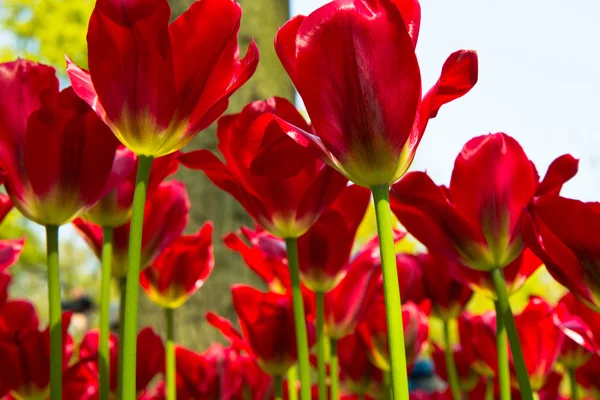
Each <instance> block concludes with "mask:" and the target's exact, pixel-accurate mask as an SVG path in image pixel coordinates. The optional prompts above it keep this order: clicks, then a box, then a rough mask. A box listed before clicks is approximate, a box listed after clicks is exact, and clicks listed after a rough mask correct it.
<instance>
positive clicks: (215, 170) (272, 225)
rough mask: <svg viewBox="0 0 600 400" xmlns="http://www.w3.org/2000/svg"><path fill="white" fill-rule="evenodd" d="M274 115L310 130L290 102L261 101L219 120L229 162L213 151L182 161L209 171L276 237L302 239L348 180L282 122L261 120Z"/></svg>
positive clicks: (222, 148) (219, 133)
mask: <svg viewBox="0 0 600 400" xmlns="http://www.w3.org/2000/svg"><path fill="white" fill-rule="evenodd" d="M270 112H272V113H275V114H276V115H278V116H280V117H281V118H283V119H285V120H289V121H294V123H296V124H300V125H302V126H304V127H305V128H306V129H309V125H308V124H307V123H306V121H305V120H304V118H303V117H302V115H300V113H299V112H298V110H296V108H295V107H294V106H293V105H292V104H291V103H290V102H289V101H287V100H285V99H282V98H277V97H274V98H271V99H268V100H264V101H255V102H253V103H250V104H249V105H247V106H246V107H244V109H243V110H242V112H241V113H239V114H235V115H228V116H225V117H223V118H221V119H220V120H219V123H218V125H217V137H218V139H219V145H218V149H219V151H220V153H221V154H222V155H223V158H224V160H225V162H223V161H221V160H220V159H219V158H217V157H216V156H215V155H214V154H212V153H211V152H209V151H208V150H197V151H192V152H189V153H186V154H184V155H182V156H181V157H180V161H181V163H182V164H183V165H184V166H186V167H188V168H192V169H198V170H202V171H204V172H205V173H206V175H207V176H208V178H209V179H210V180H211V181H212V182H213V183H214V184H215V185H216V186H217V187H218V188H220V189H222V190H224V191H226V192H228V193H229V194H230V195H231V196H233V197H234V198H235V199H236V200H237V201H238V202H239V203H240V204H241V205H242V206H243V207H244V208H245V209H246V211H247V212H248V214H250V216H251V217H252V218H253V219H254V221H255V222H256V223H257V224H259V225H260V226H262V227H263V228H264V229H266V230H267V231H269V232H270V233H271V234H273V235H275V236H277V237H280V238H296V237H299V236H301V235H302V234H304V233H305V232H306V231H307V230H308V228H310V227H311V225H312V224H313V223H314V222H315V221H316V220H317V219H318V218H319V216H320V215H321V214H322V213H323V212H324V211H325V210H326V209H327V207H328V206H329V205H330V204H331V203H332V202H333V201H334V200H335V199H336V197H337V196H338V194H339V193H340V192H341V191H342V190H343V189H344V188H345V187H346V183H347V180H346V179H345V178H344V177H343V176H342V175H340V174H339V173H338V172H336V171H335V170H333V169H332V168H330V167H328V166H327V165H325V164H324V163H323V162H322V161H321V160H319V159H318V158H316V157H315V156H314V155H312V154H311V153H310V152H309V151H308V150H307V149H304V148H302V147H300V146H298V145H296V144H295V143H294V141H293V140H292V139H290V138H288V137H287V136H286V135H285V133H284V131H283V130H282V129H281V128H280V127H279V126H278V125H277V123H275V122H273V121H267V122H266V123H264V120H262V119H261V118H259V117H260V116H263V115H265V114H266V113H270Z"/></svg>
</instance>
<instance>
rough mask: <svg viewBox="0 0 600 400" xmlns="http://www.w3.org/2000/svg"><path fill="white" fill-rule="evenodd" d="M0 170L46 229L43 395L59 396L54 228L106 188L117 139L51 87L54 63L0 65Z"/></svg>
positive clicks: (69, 95)
mask: <svg viewBox="0 0 600 400" xmlns="http://www.w3.org/2000/svg"><path fill="white" fill-rule="evenodd" d="M0 76H2V79H0V92H1V93H2V94H3V96H2V99H1V100H0V120H2V121H3V123H2V127H1V128H0V169H1V170H2V171H4V172H5V173H6V174H7V176H6V178H7V180H6V184H5V186H6V191H7V193H8V195H9V196H10V197H11V199H12V201H13V202H14V204H15V206H16V207H17V208H18V209H19V211H21V213H22V214H23V215H25V217H27V218H28V219H30V220H32V221H34V222H36V223H39V224H41V225H44V226H45V227H46V234H47V238H46V239H47V250H48V251H47V254H48V298H49V301H48V303H49V311H50V312H49V314H50V323H51V325H52V326H55V327H56V328H53V329H51V332H52V341H51V343H52V346H51V348H52V349H53V350H54V352H53V356H52V357H51V361H52V363H53V367H52V368H50V371H51V375H52V377H51V378H52V379H51V381H52V382H53V383H52V385H50V386H51V394H50V397H51V399H52V400H59V399H60V398H61V382H62V379H61V373H62V369H61V368H60V364H61V361H60V357H61V353H60V349H61V347H62V345H61V343H60V341H61V330H60V329H59V328H58V326H59V325H60V320H61V315H60V314H61V313H60V284H59V281H60V278H59V276H58V275H59V271H58V227H59V226H61V225H64V224H66V223H68V222H70V221H72V220H73V219H74V218H76V217H77V216H78V215H79V214H81V213H82V212H83V211H85V210H87V209H89V208H90V207H92V206H93V205H94V204H95V203H96V202H97V201H98V200H100V198H101V197H102V195H103V193H104V192H105V191H106V190H109V189H110V187H108V186H107V185H109V184H111V177H112V176H113V175H114V171H113V162H114V159H115V154H116V151H117V146H118V143H119V142H118V140H116V139H115V137H114V135H112V134H111V132H110V130H109V129H108V127H106V125H105V124H104V123H103V122H102V120H101V119H100V118H98V117H97V116H96V114H95V113H94V111H93V110H92V109H91V108H90V107H88V105H87V104H86V103H85V102H84V101H82V100H81V99H79V98H78V97H77V95H76V94H75V92H74V91H73V89H72V88H67V89H64V90H63V91H61V92H59V91H58V79H57V78H56V76H55V71H54V69H53V68H51V67H48V66H45V65H42V64H37V63H34V62H31V61H27V60H17V61H14V62H8V63H3V64H0Z"/></svg>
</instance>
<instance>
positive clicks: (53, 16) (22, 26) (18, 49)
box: [0, 0, 94, 73]
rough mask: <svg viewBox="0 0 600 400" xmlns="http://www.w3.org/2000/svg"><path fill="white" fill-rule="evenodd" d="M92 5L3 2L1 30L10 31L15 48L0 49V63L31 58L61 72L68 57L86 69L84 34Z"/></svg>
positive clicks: (67, 0) (86, 0)
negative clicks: (20, 58)
mask: <svg viewBox="0 0 600 400" xmlns="http://www.w3.org/2000/svg"><path fill="white" fill-rule="evenodd" d="M93 6H94V1H93V0H4V1H3V3H2V5H1V6H0V7H1V8H0V11H1V12H0V30H4V31H7V32H11V33H12V34H13V35H14V36H15V45H14V46H11V48H10V49H0V60H7V59H12V58H14V57H16V56H18V57H24V58H30V59H34V60H38V61H41V62H44V63H46V64H50V65H52V66H54V67H56V68H57V70H58V71H59V72H60V73H64V72H62V71H64V65H65V59H64V56H65V54H67V55H68V56H69V57H71V58H72V59H73V60H74V61H75V62H76V63H77V64H78V65H81V66H86V65H87V51H86V42H85V35H86V31H87V22H88V20H89V16H90V14H91V12H92V9H93Z"/></svg>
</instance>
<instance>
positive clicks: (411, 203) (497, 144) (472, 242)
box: [392, 133, 577, 271]
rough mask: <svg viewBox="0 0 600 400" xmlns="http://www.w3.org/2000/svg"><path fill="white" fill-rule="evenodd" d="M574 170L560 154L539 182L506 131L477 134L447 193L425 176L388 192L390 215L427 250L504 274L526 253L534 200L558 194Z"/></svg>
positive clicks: (574, 163)
mask: <svg viewBox="0 0 600 400" xmlns="http://www.w3.org/2000/svg"><path fill="white" fill-rule="evenodd" d="M576 171H577V160H575V159H573V158H572V157H571V156H568V155H565V156H562V157H560V158H558V159H557V160H555V161H554V162H553V164H552V165H551V166H550V168H549V169H548V173H547V174H546V177H545V178H544V180H543V181H542V182H541V183H540V182H539V178H538V175H537V172H536V171H535V167H534V166H533V164H532V163H531V161H530V160H529V159H528V158H527V156H526V155H525V153H524V152H523V149H522V148H521V146H520V145H519V144H518V143H517V141H516V140H514V139H513V138H511V137H510V136H508V135H506V134H504V133H496V134H490V135H484V136H479V137H476V138H473V139H471V140H470V141H469V142H467V144H466V145H465V146H464V147H463V149H462V152H461V153H460V154H459V156H458V157H457V159H456V163H455V164H454V170H453V172H452V180H451V181H450V187H449V188H445V187H443V186H440V187H438V186H436V185H435V184H434V183H433V181H432V180H431V179H430V178H429V177H428V176H427V175H426V174H425V173H423V172H413V173H410V174H407V175H406V176H405V177H404V179H402V180H401V181H400V182H398V183H396V184H395V185H394V186H393V187H392V211H393V212H394V213H395V214H396V216H397V217H398V219H399V220H400V222H401V223H402V224H403V225H404V226H405V227H406V228H407V229H408V231H409V232H410V233H412V234H413V235H414V236H415V237H416V238H417V239H418V240H419V241H420V242H422V243H423V244H424V245H425V246H427V248H428V249H429V250H430V251H432V252H434V253H436V254H440V255H442V256H444V257H446V258H448V259H449V260H451V261H453V262H456V263H459V264H462V265H466V266H468V267H470V268H473V269H476V270H481V271H489V270H492V269H494V268H503V267H505V266H507V265H508V264H510V263H511V262H512V261H513V260H515V259H516V258H517V257H518V256H519V254H521V252H522V251H523V243H522V239H521V219H522V215H523V214H524V212H523V210H524V209H525V207H527V206H528V205H529V204H530V203H531V201H532V200H533V198H534V196H538V195H541V194H542V192H543V191H545V192H557V191H558V190H560V187H561V186H562V184H563V183H564V182H566V181H567V180H568V179H569V178H571V177H572V176H573V175H574V174H575V172H576Z"/></svg>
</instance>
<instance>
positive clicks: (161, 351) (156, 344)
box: [136, 328, 165, 392]
mask: <svg viewBox="0 0 600 400" xmlns="http://www.w3.org/2000/svg"><path fill="white" fill-rule="evenodd" d="M136 365H137V367H136V376H137V380H136V390H137V391H138V392H139V391H140V390H142V389H145V388H146V386H148V384H149V383H150V381H151V380H152V379H153V378H154V377H155V376H156V375H157V374H158V373H160V372H164V371H165V348H164V345H163V342H162V339H161V338H160V336H159V335H158V334H157V333H156V332H154V331H153V330H152V328H144V329H142V330H141V331H140V333H139V334H138V337H137V363H136Z"/></svg>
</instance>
